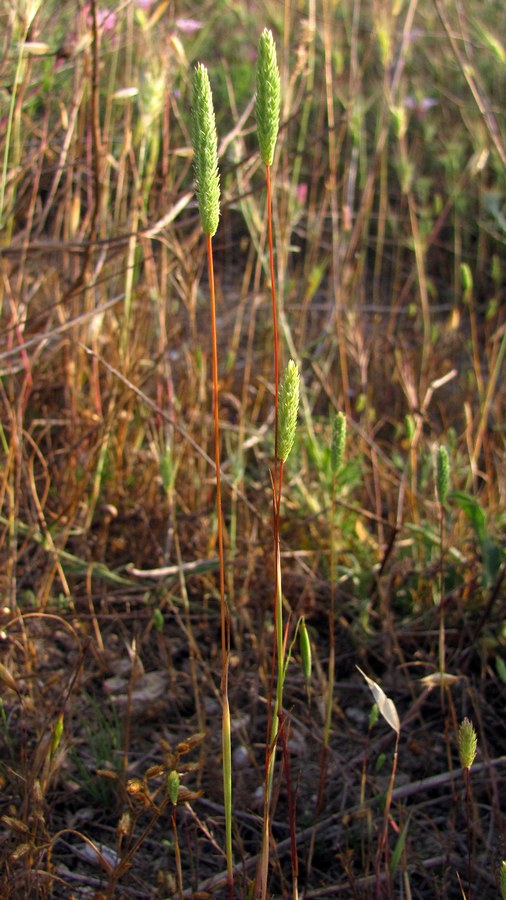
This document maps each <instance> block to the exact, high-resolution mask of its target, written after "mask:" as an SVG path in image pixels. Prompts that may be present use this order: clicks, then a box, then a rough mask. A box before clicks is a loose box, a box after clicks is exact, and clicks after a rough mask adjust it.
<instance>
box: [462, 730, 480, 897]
mask: <svg viewBox="0 0 506 900" xmlns="http://www.w3.org/2000/svg"><path fill="white" fill-rule="evenodd" d="M457 740H458V748H459V760H460V765H461V766H462V768H463V770H464V778H465V782H466V829H467V894H466V897H467V900H471V884H472V875H473V833H472V817H471V799H472V791H471V766H472V765H473V763H474V760H475V759H476V752H477V750H478V738H477V737H476V731H475V730H474V725H473V723H472V722H471V721H470V720H469V719H468V718H465V719H463V720H462V722H461V723H460V725H459V732H458V739H457Z"/></svg>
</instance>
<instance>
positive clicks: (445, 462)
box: [436, 446, 450, 703]
mask: <svg viewBox="0 0 506 900" xmlns="http://www.w3.org/2000/svg"><path fill="white" fill-rule="evenodd" d="M449 484H450V460H449V457H448V451H447V449H446V447H443V446H440V447H439V448H438V451H437V473H436V488H437V499H438V507H439V548H440V549H439V554H440V555H439V645H438V646H439V651H438V652H439V677H440V679H441V702H442V703H443V700H444V681H445V679H444V674H445V608H444V603H445V597H444V594H445V591H444V516H445V512H444V504H445V501H446V496H447V494H448V487H449Z"/></svg>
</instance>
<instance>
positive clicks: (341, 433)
mask: <svg viewBox="0 0 506 900" xmlns="http://www.w3.org/2000/svg"><path fill="white" fill-rule="evenodd" d="M345 444H346V416H345V415H344V413H342V412H338V413H337V415H336V417H335V419H334V425H333V428H332V443H331V445H330V463H331V466H332V474H333V475H337V472H338V470H339V467H340V465H341V463H342V461H343V456H344V447H345Z"/></svg>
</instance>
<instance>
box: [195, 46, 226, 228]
mask: <svg viewBox="0 0 506 900" xmlns="http://www.w3.org/2000/svg"><path fill="white" fill-rule="evenodd" d="M192 142H193V151H194V153H195V160H194V167H195V192H196V194H197V200H198V204H199V211H200V220H201V222H202V230H203V232H204V234H207V235H208V236H210V237H212V236H213V235H214V234H216V229H217V228H218V220H219V218H220V176H219V172H218V137H217V134H216V121H215V118H214V107H213V96H212V93H211V85H210V83H209V76H208V74H207V69H206V67H205V66H203V65H202V64H201V63H199V64H198V65H197V67H196V68H195V72H194V76H193V109H192Z"/></svg>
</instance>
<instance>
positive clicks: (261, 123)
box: [255, 28, 281, 490]
mask: <svg viewBox="0 0 506 900" xmlns="http://www.w3.org/2000/svg"><path fill="white" fill-rule="evenodd" d="M280 104H281V86H280V78H279V69H278V63H277V56H276V44H275V43H274V38H273V36H272V32H271V31H269V30H268V29H267V28H265V29H264V30H263V32H262V34H261V35H260V40H259V42H258V59H257V74H256V98H255V116H256V123H257V135H258V145H259V148H260V156H261V158H262V162H263V163H264V165H265V180H266V186H267V232H268V241H269V271H270V279H271V300H272V329H273V338H274V407H275V418H274V490H276V483H277V471H278V458H277V456H278V452H277V451H278V427H279V424H278V396H279V341H278V316H277V301H276V283H275V274H274V244H273V234H272V186H271V166H272V163H273V160H274V150H275V147H276V141H277V137H278V131H279V111H280Z"/></svg>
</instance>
